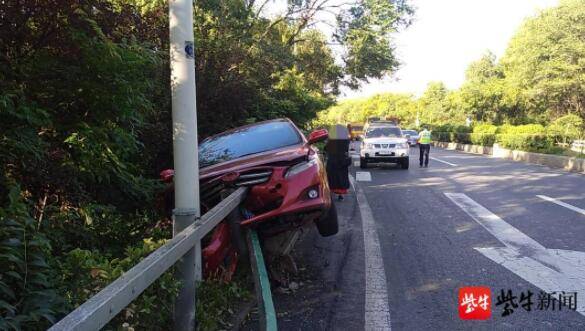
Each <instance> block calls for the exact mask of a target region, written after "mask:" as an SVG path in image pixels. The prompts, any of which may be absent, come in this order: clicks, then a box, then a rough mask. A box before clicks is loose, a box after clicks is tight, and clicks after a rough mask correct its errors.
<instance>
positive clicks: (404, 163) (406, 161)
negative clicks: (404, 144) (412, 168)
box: [400, 158, 410, 169]
mask: <svg viewBox="0 0 585 331" xmlns="http://www.w3.org/2000/svg"><path fill="white" fill-rule="evenodd" d="M400 163H401V164H400V165H401V166H402V169H408V166H409V165H410V162H409V159H408V158H405V159H402V161H401V162H400Z"/></svg>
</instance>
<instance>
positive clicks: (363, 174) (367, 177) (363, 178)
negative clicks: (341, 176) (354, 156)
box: [355, 171, 372, 182]
mask: <svg viewBox="0 0 585 331" xmlns="http://www.w3.org/2000/svg"><path fill="white" fill-rule="evenodd" d="M355 179H356V180H357V181H358V182H371V181H372V174H370V172H369V171H356V173H355Z"/></svg>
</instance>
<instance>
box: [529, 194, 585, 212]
mask: <svg viewBox="0 0 585 331" xmlns="http://www.w3.org/2000/svg"><path fill="white" fill-rule="evenodd" d="M537 197H539V198H541V199H543V200H546V201H550V202H552V203H556V204H557V205H559V206H563V207H565V208H569V209H571V210H572V211H576V212H578V213H579V214H582V215H585V209H581V208H579V207H575V206H573V205H570V204H568V203H565V202H562V201H559V200H557V199H555V198H551V197H547V196H546V195H537Z"/></svg>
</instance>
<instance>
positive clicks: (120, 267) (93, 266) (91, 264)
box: [58, 239, 180, 330]
mask: <svg viewBox="0 0 585 331" xmlns="http://www.w3.org/2000/svg"><path fill="white" fill-rule="evenodd" d="M163 243H164V241H162V240H161V241H152V240H149V239H146V240H144V242H143V243H142V244H141V245H137V246H135V247H129V248H127V249H126V252H125V256H124V257H123V258H111V257H109V256H106V255H104V254H102V253H100V252H99V251H89V250H83V249H74V250H72V251H71V252H69V254H67V255H66V256H65V258H64V259H62V261H60V263H59V268H58V269H59V270H60V273H61V279H60V280H61V289H62V290H61V291H62V295H63V297H65V298H66V300H67V301H68V303H69V305H70V306H71V308H74V307H77V306H79V305H81V304H82V303H84V302H85V301H87V300H88V299H89V298H91V297H92V296H93V295H95V294H97V293H98V292H99V291H101V290H102V289H103V288H104V287H106V286H107V285H109V284H110V283H112V282H113V281H114V280H116V279H117V278H118V277H120V276H122V275H123V274H124V272H126V271H127V270H129V269H130V268H132V267H133V266H134V265H136V264H137V263H138V262H140V261H141V260H142V259H143V258H144V257H146V256H147V255H148V254H150V253H151V252H153V251H154V250H156V249H157V248H159V247H160V246H161V245H162V244H163ZM179 285H180V282H179V281H177V280H175V279H174V277H173V272H172V269H171V270H169V271H167V272H166V273H164V274H163V275H162V276H161V277H160V278H159V279H158V280H157V281H156V282H154V283H153V284H152V285H151V286H149V287H148V288H147V289H146V290H145V291H144V292H143V293H142V294H141V295H140V296H139V297H138V298H136V299H135V300H134V301H133V302H132V303H131V304H130V305H129V306H128V307H126V308H124V309H123V310H122V311H121V312H120V313H119V314H118V315H117V316H116V317H115V318H114V319H113V320H112V321H111V322H110V323H109V324H110V326H112V327H113V328H116V329H120V327H121V325H122V324H125V323H127V325H128V326H130V327H133V328H134V329H136V330H146V329H150V330H166V329H168V326H169V325H172V316H173V314H172V311H173V310H172V309H173V308H172V305H173V302H174V299H175V297H176V295H177V293H178V289H179Z"/></svg>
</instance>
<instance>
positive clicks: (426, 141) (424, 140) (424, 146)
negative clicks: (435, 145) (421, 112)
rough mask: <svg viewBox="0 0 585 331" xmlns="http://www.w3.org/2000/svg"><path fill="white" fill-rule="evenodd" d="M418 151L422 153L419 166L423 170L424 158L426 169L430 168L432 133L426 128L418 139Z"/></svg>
mask: <svg viewBox="0 0 585 331" xmlns="http://www.w3.org/2000/svg"><path fill="white" fill-rule="evenodd" d="M418 149H419V151H420V159H419V164H420V167H421V168H422V166H423V158H424V166H425V168H426V167H428V166H429V153H430V152H431V132H430V131H429V130H427V128H425V129H424V130H423V131H422V132H421V133H420V134H419V138H418Z"/></svg>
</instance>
